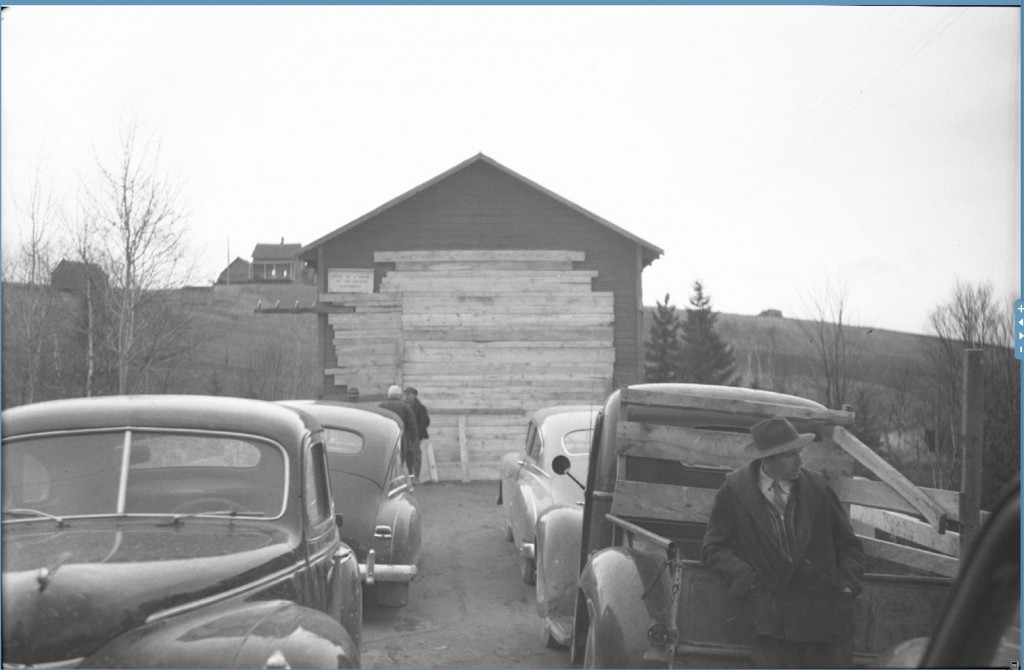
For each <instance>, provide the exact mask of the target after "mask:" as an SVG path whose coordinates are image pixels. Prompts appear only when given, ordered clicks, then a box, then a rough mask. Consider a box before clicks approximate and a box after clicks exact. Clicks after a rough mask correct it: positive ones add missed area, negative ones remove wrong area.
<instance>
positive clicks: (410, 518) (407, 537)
mask: <svg viewBox="0 0 1024 670" xmlns="http://www.w3.org/2000/svg"><path fill="white" fill-rule="evenodd" d="M377 527H378V528H381V527H386V528H390V529H391V530H390V536H387V535H386V534H385V535H377V534H376V531H375V534H374V539H373V547H374V550H375V552H376V558H375V562H376V567H375V571H376V573H380V576H379V577H378V579H379V580H380V581H410V580H411V579H412V578H413V575H414V574H415V572H413V574H410V575H408V576H407V577H406V578H403V577H397V576H396V577H394V578H392V577H388V576H385V575H383V573H384V572H386V570H387V567H388V566H400V567H401V568H403V569H404V568H408V567H409V566H411V567H412V568H413V569H415V567H416V564H417V563H419V559H420V550H421V547H422V544H423V531H422V520H421V518H420V508H419V504H418V503H417V502H416V499H415V498H413V497H411V496H409V495H407V494H401V495H399V496H397V497H394V498H391V499H389V500H386V501H385V502H384V503H383V504H382V505H381V509H380V512H379V513H378V517H377Z"/></svg>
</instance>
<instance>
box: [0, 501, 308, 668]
mask: <svg viewBox="0 0 1024 670" xmlns="http://www.w3.org/2000/svg"><path fill="white" fill-rule="evenodd" d="M72 523H73V524H75V525H74V526H73V527H71V528H64V529H44V528H43V527H42V526H43V523H42V522H33V523H31V524H17V526H18V527H15V528H7V527H5V528H4V533H3V576H2V588H3V653H4V660H5V661H8V662H14V663H23V664H32V663H46V662H54V661H60V660H65V659H71V658H79V657H84V656H88V655H90V654H92V653H94V652H95V651H96V650H97V649H99V648H100V647H102V646H103V645H104V644H105V643H106V642H108V641H110V640H111V639H113V638H116V637H117V636H118V635H120V634H121V633H124V632H125V631H128V630H131V629H133V628H136V627H138V626H140V625H142V624H143V623H144V622H145V620H146V618H147V617H149V616H150V615H152V614H154V613H157V612H160V611H162V610H165V609H167V608H170V607H177V606H182V605H187V604H188V603H190V602H193V601H195V600H198V599H201V598H207V597H210V596H214V595H216V594H219V593H223V592H225V591H228V590H230V589H232V588H235V587H238V586H241V585H244V584H246V583H249V582H251V581H253V580H254V579H256V578H257V577H258V576H262V575H266V574H270V573H272V572H275V571H277V570H282V569H285V568H286V567H288V566H289V565H290V564H291V563H292V562H293V560H294V555H293V553H292V550H291V548H290V544H291V542H290V541H289V536H288V534H287V533H285V532H283V531H282V530H280V529H275V528H268V527H267V525H266V524H265V523H261V524H260V525H259V526H255V525H253V524H248V525H246V524H243V523H241V522H231V523H229V522H225V521H223V520H216V521H214V520H199V519H187V520H185V521H184V523H182V524H181V525H179V526H175V527H173V528H168V527H160V526H157V525H156V524H157V523H158V522H156V521H152V520H151V521H149V522H145V523H143V522H140V521H133V522H126V523H123V524H121V526H119V527H118V528H116V529H111V527H110V523H109V522H107V523H104V527H103V528H96V527H92V528H90V527H89V524H96V523H97V521H72ZM8 525H11V524H8Z"/></svg>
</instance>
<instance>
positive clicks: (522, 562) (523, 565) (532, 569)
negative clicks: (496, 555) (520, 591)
mask: <svg viewBox="0 0 1024 670" xmlns="http://www.w3.org/2000/svg"><path fill="white" fill-rule="evenodd" d="M519 573H520V574H521V575H522V577H523V583H525V584H526V585H528V586H533V585H534V584H536V583H537V561H535V560H533V559H532V558H526V557H525V556H524V557H522V558H520V559H519Z"/></svg>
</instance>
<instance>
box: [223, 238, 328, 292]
mask: <svg viewBox="0 0 1024 670" xmlns="http://www.w3.org/2000/svg"><path fill="white" fill-rule="evenodd" d="M300 249H302V245H301V244H285V242H284V238H283V237H282V238H281V242H280V243H278V244H266V243H260V244H257V245H256V246H255V248H253V250H252V262H251V263H250V262H249V261H247V260H245V259H244V258H241V257H239V258H236V259H235V260H233V261H231V264H230V265H228V266H227V267H226V268H225V269H224V270H223V271H222V272H221V273H220V276H218V277H217V282H216V283H217V284H218V285H228V284H270V283H275V284H308V285H313V284H315V283H316V273H315V272H313V270H312V269H310V268H308V267H306V264H305V263H303V262H302V261H300V260H299V258H298V253H299V250H300Z"/></svg>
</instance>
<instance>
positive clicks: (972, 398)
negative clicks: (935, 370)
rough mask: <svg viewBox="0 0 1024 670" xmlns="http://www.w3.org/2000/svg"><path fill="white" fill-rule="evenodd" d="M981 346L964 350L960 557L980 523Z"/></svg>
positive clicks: (983, 408)
mask: <svg viewBox="0 0 1024 670" xmlns="http://www.w3.org/2000/svg"><path fill="white" fill-rule="evenodd" d="M981 356H982V350H981V349H967V350H965V351H964V378H963V398H962V403H961V405H962V406H963V417H962V419H963V421H962V426H963V478H962V480H961V485H960V524H961V529H960V560H961V561H964V560H965V559H966V558H967V555H968V553H969V552H970V551H971V549H973V546H974V539H975V538H976V537H977V536H978V532H979V530H980V527H981V464H982V445H983V441H982V434H983V432H984V423H985V395H984V386H983V385H982V370H981V363H982V358H981Z"/></svg>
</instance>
